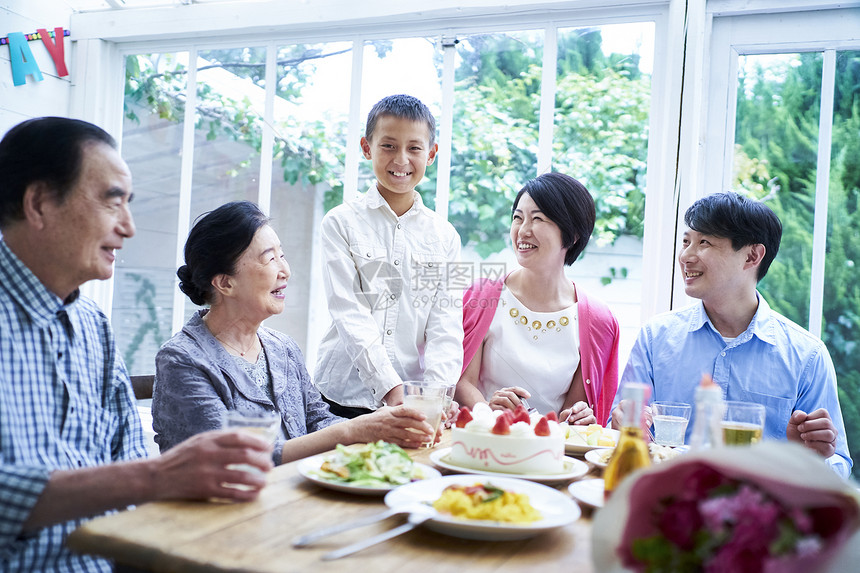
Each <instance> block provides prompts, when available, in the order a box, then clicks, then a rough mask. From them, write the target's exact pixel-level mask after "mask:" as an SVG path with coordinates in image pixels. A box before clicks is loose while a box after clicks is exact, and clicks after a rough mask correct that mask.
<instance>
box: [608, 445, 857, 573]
mask: <svg viewBox="0 0 860 573" xmlns="http://www.w3.org/2000/svg"><path fill="white" fill-rule="evenodd" d="M858 501H860V499H858V494H857V490H856V489H855V488H854V487H853V486H852V485H851V484H849V483H848V482H846V481H844V480H842V478H840V477H838V476H837V475H836V474H835V473H833V471H832V470H831V469H830V468H829V467H828V466H827V465H826V464H825V463H824V462H823V461H822V460H821V459H820V458H818V457H817V456H816V455H815V454H813V453H811V452H809V451H808V450H806V449H805V448H803V447H801V446H798V445H796V444H789V443H778V442H765V443H762V444H758V445H756V446H753V447H749V448H719V449H715V450H710V451H706V452H703V453H698V454H687V455H684V456H681V457H679V458H677V459H675V460H674V461H671V462H667V463H664V464H661V465H659V466H655V467H652V468H651V469H649V470H645V471H643V472H640V473H638V474H636V475H635V476H634V477H632V478H631V479H628V480H626V481H625V482H624V483H623V484H622V485H621V487H619V488H618V489H617V490H616V491H615V492H614V493H613V495H612V497H611V498H610V500H609V501H608V503H607V505H606V506H605V507H604V508H603V509H602V510H600V511H599V512H598V513H597V515H596V516H595V519H594V524H593V532H594V533H593V535H594V539H593V542H592V550H593V558H594V563H595V570H597V571H636V572H649V573H656V572H672V573H683V572H688V571H689V572H698V571H704V572H706V573H723V572H725V573H729V572H731V573H745V572H750V573H753V572H755V573H758V572H765V573H777V572H779V573H794V572H797V573H800V572H811V571H825V570H832V571H843V570H854V569H855V568H856V564H857V563H858V562H860V561H858V560H860V531H858V529H860V504H858ZM846 566H847V569H845V567H846Z"/></svg>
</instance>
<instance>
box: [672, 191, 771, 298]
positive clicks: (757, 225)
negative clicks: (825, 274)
mask: <svg viewBox="0 0 860 573" xmlns="http://www.w3.org/2000/svg"><path fill="white" fill-rule="evenodd" d="M684 222H685V223H686V224H687V226H688V227H689V228H690V229H692V230H694V231H696V232H698V233H702V234H704V235H713V236H714V237H721V238H724V239H729V240H731V242H732V248H733V249H734V250H736V251H738V250H740V249H741V248H743V247H746V246H747V245H759V244H761V245H764V248H765V254H764V258H762V261H761V263H760V264H759V266H758V280H759V281H760V280H761V279H763V278H764V276H765V275H766V274H767V270H768V269H769V268H770V264H771V263H772V262H773V259H774V258H775V257H776V254H777V253H778V252H779V242H780V240H781V239H782V223H780V221H779V217H777V216H776V213H774V212H773V210H771V208H770V207H768V206H767V205H765V204H764V203H762V202H761V201H756V200H755V199H749V198H747V197H744V196H742V195H738V194H737V193H733V192H726V193H714V194H713V195H708V196H707V197H702V198H701V199H699V200H698V201H696V202H695V203H693V204H692V205H690V208H689V209H687V212H686V213H685V214H684Z"/></svg>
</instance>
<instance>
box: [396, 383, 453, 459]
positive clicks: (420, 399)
mask: <svg viewBox="0 0 860 573" xmlns="http://www.w3.org/2000/svg"><path fill="white" fill-rule="evenodd" d="M446 389H447V386H444V385H442V384H433V383H431V382H424V381H421V380H407V381H406V382H404V383H403V404H404V405H405V406H407V407H409V408H415V409H416V410H418V411H419V412H421V413H423V414H424V415H425V416H426V417H427V419H426V420H425V421H426V422H427V423H428V424H430V427H432V428H433V435H434V437H433V438H431V439H430V440H428V441H427V442H424V443H423V444H422V446H424V447H426V448H432V447H433V445H434V444H435V443H436V440H435V435H436V433H437V432H438V431H439V422H441V421H442V408H443V407H444V405H445V394H446Z"/></svg>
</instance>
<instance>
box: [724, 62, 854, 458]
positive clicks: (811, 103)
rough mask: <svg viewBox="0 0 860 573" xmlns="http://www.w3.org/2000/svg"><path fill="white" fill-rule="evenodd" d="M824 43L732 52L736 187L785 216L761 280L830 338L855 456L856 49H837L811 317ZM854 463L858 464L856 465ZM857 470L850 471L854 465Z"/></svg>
mask: <svg viewBox="0 0 860 573" xmlns="http://www.w3.org/2000/svg"><path fill="white" fill-rule="evenodd" d="M822 68H823V53H822V52H805V53H794V54H764V55H756V56H741V57H740V59H739V62H738V93H737V116H736V128H735V149H734V176H733V184H734V188H735V189H737V190H738V191H739V192H741V193H744V194H746V195H749V196H752V197H755V198H758V199H761V200H763V201H765V202H767V204H768V205H770V206H771V207H772V208H773V210H774V211H775V212H776V213H777V215H778V216H779V218H780V220H781V221H782V225H783V235H782V242H781V244H780V249H779V255H778V256H777V258H776V259H775V260H774V262H773V264H772V265H771V268H770V270H769V271H768V274H767V276H766V277H765V278H764V279H763V280H762V281H761V283H760V284H759V290H760V291H761V292H762V294H763V295H764V296H765V298H766V299H767V301H768V303H769V304H770V305H771V306H772V307H773V308H774V309H775V310H777V311H778V312H780V313H781V314H783V315H785V316H787V317H788V318H790V319H791V320H793V321H794V322H797V323H798V324H800V325H802V326H804V327H808V328H809V329H810V330H811V331H813V332H817V331H818V328H819V326H820V327H821V338H822V340H824V342H825V344H826V345H827V348H828V351H829V352H830V356H831V358H832V359H833V364H834V367H835V369H836V376H837V380H838V384H839V396H840V406H841V409H842V416H843V419H844V421H845V429H846V432H847V435H848V444H849V447H851V453H852V457H853V458H854V459H855V460H857V459H858V456H860V408H858V406H857V405H856V400H854V398H853V397H854V396H856V395H857V392H858V391H860V360H858V358H857V357H856V356H857V355H856V354H855V352H854V350H855V347H856V336H855V334H854V333H855V332H856V330H857V327H858V326H860V314H858V312H857V309H858V308H860V285H858V280H857V271H856V270H855V268H854V264H855V261H857V260H858V258H860V252H858V249H857V246H856V245H857V241H856V238H857V236H858V235H860V217H858V214H857V213H858V210H857V207H858V201H860V160H858V157H860V142H858V138H857V134H858V133H860V108H858V105H857V103H856V102H857V87H856V86H857V85H858V82H860V52H856V51H853V52H852V51H841V52H837V56H836V76H835V83H834V87H835V95H834V101H833V123H832V136H831V148H830V173H829V181H830V185H829V189H828V190H827V211H828V213H827V219H828V223H827V247H826V257H825V265H824V281H823V283H824V288H823V295H822V294H819V295H818V296H821V297H822V300H821V301H819V302H821V303H822V305H823V320H822V324H821V325H817V324H811V323H810V320H811V319H810V297H811V296H812V294H811V292H812V289H811V285H812V281H813V279H814V278H815V277H813V270H812V256H813V239H814V224H813V218H814V215H815V193H816V184H817V179H818V177H819V175H820V174H819V173H818V172H817V164H818V163H817V162H818V153H819V146H820V145H822V144H821V143H820V142H819V118H820V109H821V93H822ZM855 467H856V466H855ZM855 475H856V472H855Z"/></svg>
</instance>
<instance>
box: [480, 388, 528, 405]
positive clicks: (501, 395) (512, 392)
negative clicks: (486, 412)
mask: <svg viewBox="0 0 860 573" xmlns="http://www.w3.org/2000/svg"><path fill="white" fill-rule="evenodd" d="M531 396H532V395H531V394H529V391H528V390H526V389H525V388H520V387H519V386H511V387H510V388H502V389H501V390H496V391H495V392H494V393H493V397H492V398H490V402H489V404H490V408H492V409H493V410H516V409H517V406H519V405H520V404H522V400H523V399H528V398H531Z"/></svg>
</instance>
